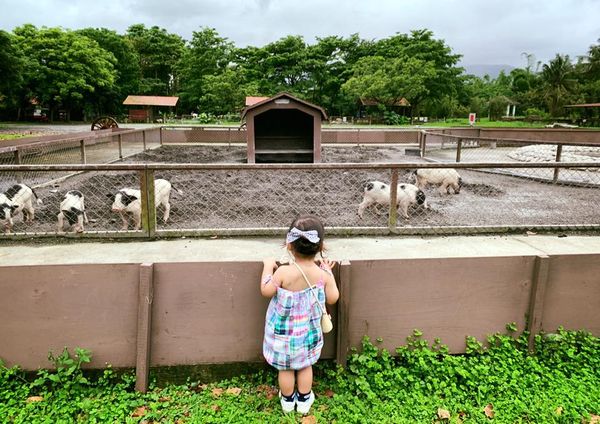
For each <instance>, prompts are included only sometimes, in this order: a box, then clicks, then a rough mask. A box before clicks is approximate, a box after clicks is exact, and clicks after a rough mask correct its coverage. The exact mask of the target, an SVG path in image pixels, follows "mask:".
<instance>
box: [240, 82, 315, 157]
mask: <svg viewBox="0 0 600 424" xmlns="http://www.w3.org/2000/svg"><path fill="white" fill-rule="evenodd" d="M253 101H255V102H254V103H253ZM247 103H252V104H250V105H247V106H246V108H245V109H244V111H243V112H242V120H244V119H245V120H246V130H247V131H246V137H247V144H248V163H319V162H321V121H322V120H326V119H327V114H326V113H325V111H324V110H323V109H322V108H321V107H319V106H316V105H313V104H311V103H308V102H305V101H304V100H300V99H298V98H297V97H294V96H292V95H291V94H288V93H279V94H277V95H276V96H273V97H269V98H262V100H261V98H254V99H251V100H250V101H247Z"/></svg>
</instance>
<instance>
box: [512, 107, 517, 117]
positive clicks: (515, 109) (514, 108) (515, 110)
mask: <svg viewBox="0 0 600 424" xmlns="http://www.w3.org/2000/svg"><path fill="white" fill-rule="evenodd" d="M516 112H517V105H513V113H512V116H513V118H514V117H515V113H516Z"/></svg>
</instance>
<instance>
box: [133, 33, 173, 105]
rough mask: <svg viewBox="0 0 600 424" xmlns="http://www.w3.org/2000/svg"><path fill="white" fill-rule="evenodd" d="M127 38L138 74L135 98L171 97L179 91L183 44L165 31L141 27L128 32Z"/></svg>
mask: <svg viewBox="0 0 600 424" xmlns="http://www.w3.org/2000/svg"><path fill="white" fill-rule="evenodd" d="M126 38H127V39H128V40H129V41H131V43H132V45H133V47H134V49H135V51H136V52H137V55H138V60H139V68H140V73H141V78H140V81H139V89H140V92H139V93H134V94H151V95H163V96H171V95H174V94H175V93H176V92H177V91H178V89H179V87H178V82H179V78H178V74H177V65H178V63H179V60H180V59H181V57H182V55H183V53H184V49H185V42H184V40H183V39H182V38H181V37H180V36H179V35H177V34H170V33H169V32H167V30H166V29H164V28H159V27H157V26H153V27H151V28H146V26H145V25H144V24H135V25H131V26H130V27H129V28H127V33H126Z"/></svg>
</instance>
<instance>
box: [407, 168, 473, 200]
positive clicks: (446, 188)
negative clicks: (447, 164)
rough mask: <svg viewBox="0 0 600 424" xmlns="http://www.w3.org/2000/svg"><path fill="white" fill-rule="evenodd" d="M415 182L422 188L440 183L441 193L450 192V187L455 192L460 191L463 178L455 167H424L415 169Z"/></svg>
mask: <svg viewBox="0 0 600 424" xmlns="http://www.w3.org/2000/svg"><path fill="white" fill-rule="evenodd" d="M414 174H415V183H416V184H417V187H419V188H420V189H421V190H425V188H426V187H427V184H433V185H439V187H440V188H439V190H440V194H450V188H452V190H453V191H454V194H459V193H460V188H461V187H462V178H461V177H460V175H459V174H458V172H457V171H456V169H453V168H423V169H417V170H416V171H415V173H414Z"/></svg>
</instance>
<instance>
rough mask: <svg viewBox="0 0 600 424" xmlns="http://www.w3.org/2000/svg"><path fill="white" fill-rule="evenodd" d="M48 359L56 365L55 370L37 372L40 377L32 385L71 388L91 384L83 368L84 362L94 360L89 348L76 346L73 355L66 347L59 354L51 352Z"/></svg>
mask: <svg viewBox="0 0 600 424" xmlns="http://www.w3.org/2000/svg"><path fill="white" fill-rule="evenodd" d="M48 360H49V361H50V362H52V364H53V365H54V370H47V369H41V370H39V371H38V373H37V375H38V378H37V379H36V380H35V381H34V382H33V383H32V384H31V386H32V387H49V388H52V389H56V388H63V389H67V390H69V389H71V388H75V389H76V388H78V387H79V386H81V385H87V384H89V381H88V379H87V378H85V377H84V376H83V372H82V370H81V365H82V364H85V363H89V362H90V361H91V360H92V353H91V352H90V351H89V350H87V349H82V348H79V347H76V348H75V356H74V357H72V356H71V353H70V352H69V350H68V349H67V348H66V347H65V348H64V349H63V351H62V353H61V354H60V355H58V356H55V355H54V354H53V353H52V352H49V353H48Z"/></svg>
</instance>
